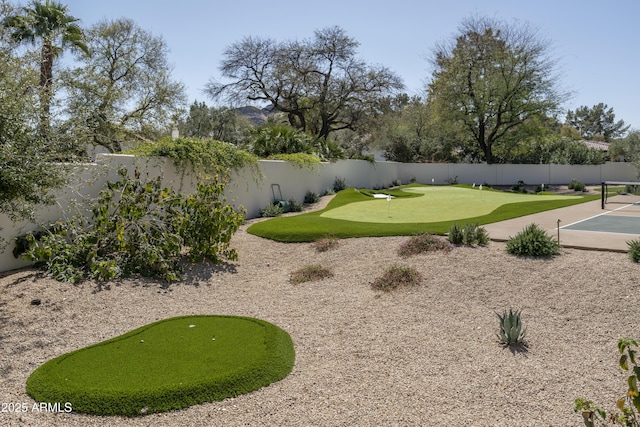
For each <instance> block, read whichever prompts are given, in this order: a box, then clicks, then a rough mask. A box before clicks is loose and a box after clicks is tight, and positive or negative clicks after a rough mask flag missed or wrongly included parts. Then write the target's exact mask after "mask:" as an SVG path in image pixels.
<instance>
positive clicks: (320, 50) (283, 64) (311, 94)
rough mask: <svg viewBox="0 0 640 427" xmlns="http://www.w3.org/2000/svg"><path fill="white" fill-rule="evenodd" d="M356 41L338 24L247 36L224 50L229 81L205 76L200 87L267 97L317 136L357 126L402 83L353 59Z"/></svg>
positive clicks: (239, 98) (244, 97)
mask: <svg viewBox="0 0 640 427" xmlns="http://www.w3.org/2000/svg"><path fill="white" fill-rule="evenodd" d="M358 45H359V43H358V42H357V41H356V40H354V39H353V38H351V37H348V36H347V34H346V33H345V31H344V30H343V29H342V28H340V27H328V28H325V29H322V30H318V31H315V33H314V37H313V38H312V39H311V40H305V41H302V42H299V41H285V42H280V43H279V42H276V41H274V40H271V39H261V38H254V37H247V38H245V39H243V40H242V41H240V42H237V43H234V44H232V45H231V46H230V47H228V48H227V49H226V50H225V52H224V56H225V59H224V60H223V61H222V65H221V66H220V71H221V72H222V75H223V77H226V78H228V79H230V80H231V81H230V82H229V83H225V84H223V83H219V82H216V81H214V80H210V81H209V83H208V84H207V86H206V91H207V93H208V94H209V95H210V96H211V97H212V98H213V99H220V98H225V99H226V100H227V101H231V102H247V101H250V102H255V101H257V102H268V103H269V104H271V105H272V106H273V108H274V109H276V110H278V111H281V112H283V113H285V114H286V115H287V117H288V120H289V123H290V124H291V125H292V126H294V127H296V128H298V129H300V130H301V131H303V132H307V133H310V134H313V135H315V137H316V138H317V139H327V138H328V137H329V135H330V134H331V133H332V132H335V131H338V130H341V129H350V130H357V129H358V125H359V124H360V123H361V122H362V120H363V119H364V118H365V117H367V116H368V115H370V114H373V113H374V112H375V108H376V106H377V102H376V101H377V100H378V99H379V98H380V97H384V96H387V95H389V94H391V93H393V92H394V91H395V90H397V89H401V88H402V87H403V85H402V83H401V80H400V78H399V77H397V76H396V75H395V74H394V73H392V72H391V71H390V70H389V69H388V68H386V67H381V66H370V65H368V64H366V63H365V62H364V61H362V60H360V59H358V58H357V57H356V49H357V47H358Z"/></svg>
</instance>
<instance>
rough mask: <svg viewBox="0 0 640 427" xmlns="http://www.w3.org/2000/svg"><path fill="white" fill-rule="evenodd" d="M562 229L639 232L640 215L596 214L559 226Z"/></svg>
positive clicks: (624, 232)
mask: <svg viewBox="0 0 640 427" xmlns="http://www.w3.org/2000/svg"><path fill="white" fill-rule="evenodd" d="M560 229H562V230H580V231H596V232H598V231H599V232H603V233H622V234H640V216H625V215H611V214H605V215H598V216H595V217H593V218H588V219H586V220H584V221H580V222H576V223H573V224H569V225H566V226H564V227H560Z"/></svg>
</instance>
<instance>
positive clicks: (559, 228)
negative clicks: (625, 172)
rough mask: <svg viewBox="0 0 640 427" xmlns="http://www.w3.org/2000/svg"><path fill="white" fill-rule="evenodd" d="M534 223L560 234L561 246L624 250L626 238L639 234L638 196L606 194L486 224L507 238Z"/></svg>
mask: <svg viewBox="0 0 640 427" xmlns="http://www.w3.org/2000/svg"><path fill="white" fill-rule="evenodd" d="M531 223H535V224H538V225H539V226H540V227H542V228H544V229H545V230H546V231H547V233H548V234H549V235H552V236H554V237H556V236H558V235H559V236H560V244H561V245H562V246H563V247H569V248H579V249H593V250H608V251H619V252H627V250H628V248H629V247H628V245H627V242H628V241H630V240H636V239H638V238H640V196H636V195H628V194H620V195H616V196H612V197H609V198H608V200H607V202H606V204H605V205H604V209H603V208H602V203H601V201H599V200H596V201H592V202H587V203H581V204H578V205H574V206H569V207H566V208H560V209H555V210H552V211H546V212H540V213H537V214H534V215H528V216H524V217H520V218H514V219H510V220H507V221H502V222H498V223H494V224H487V225H485V226H484V227H485V229H486V230H487V231H488V232H489V235H490V236H491V238H492V239H493V240H498V241H501V240H508V239H509V238H510V237H513V236H515V235H516V234H517V233H519V232H520V231H521V230H522V229H524V228H525V227H526V226H527V225H529V224H531Z"/></svg>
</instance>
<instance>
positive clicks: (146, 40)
mask: <svg viewBox="0 0 640 427" xmlns="http://www.w3.org/2000/svg"><path fill="white" fill-rule="evenodd" d="M87 45H88V47H89V52H88V53H84V52H83V53H82V54H80V56H79V57H78V60H79V61H80V62H81V64H82V65H81V67H78V68H76V69H74V70H72V71H70V72H68V73H66V74H65V83H66V88H67V91H68V98H67V112H68V115H69V117H70V118H71V119H70V121H69V123H68V126H69V128H70V130H71V131H73V132H74V133H75V135H76V136H77V138H78V139H79V140H81V141H84V142H86V143H90V144H94V145H99V146H103V147H105V148H106V149H108V150H109V151H110V152H118V151H121V150H122V143H123V142H125V141H130V140H134V139H137V140H141V139H142V140H144V139H157V138H158V137H159V136H160V135H161V134H162V133H163V132H166V131H167V129H168V128H169V126H170V125H171V123H169V122H170V120H172V119H174V118H175V117H176V116H177V115H178V114H179V112H180V111H181V110H182V108H183V106H184V105H185V103H186V95H185V90H184V86H183V84H182V83H178V82H175V81H173V80H171V71H172V70H171V67H170V65H169V62H168V60H167V54H168V48H167V45H166V43H165V42H164V40H163V39H162V38H161V37H157V36H154V35H153V34H151V33H150V32H148V31H146V30H144V29H142V28H140V27H139V26H137V25H136V24H135V23H134V21H132V20H130V19H125V18H122V19H118V20H115V21H102V22H100V23H98V24H96V25H95V26H93V27H92V28H91V29H89V30H88V31H87Z"/></svg>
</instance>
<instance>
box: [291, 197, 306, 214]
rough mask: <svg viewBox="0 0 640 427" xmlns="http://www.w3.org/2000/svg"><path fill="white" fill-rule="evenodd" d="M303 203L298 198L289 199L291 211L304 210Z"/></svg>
mask: <svg viewBox="0 0 640 427" xmlns="http://www.w3.org/2000/svg"><path fill="white" fill-rule="evenodd" d="M303 208H304V206H302V203H299V202H298V201H297V200H296V199H289V212H302V209H303Z"/></svg>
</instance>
